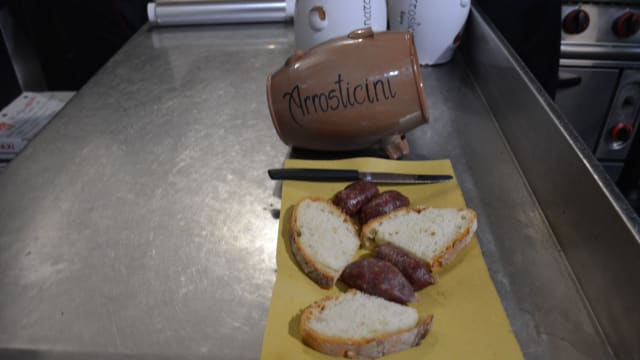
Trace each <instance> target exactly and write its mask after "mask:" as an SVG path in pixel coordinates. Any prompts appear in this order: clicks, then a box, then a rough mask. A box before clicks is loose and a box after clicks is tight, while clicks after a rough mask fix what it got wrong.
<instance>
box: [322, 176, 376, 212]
mask: <svg viewBox="0 0 640 360" xmlns="http://www.w3.org/2000/svg"><path fill="white" fill-rule="evenodd" d="M377 195H378V187H377V186H376V185H375V184H374V183H370V182H368V181H357V182H354V183H352V184H350V185H349V186H347V187H345V188H344V189H343V190H341V191H340V192H339V193H337V194H336V195H335V196H334V197H333V204H334V205H336V206H337V207H339V208H340V209H342V211H344V213H345V214H347V215H349V216H353V215H355V214H357V213H358V211H360V208H362V206H363V205H364V204H366V203H368V202H369V201H370V200H371V199H373V198H374V197H375V196H377Z"/></svg>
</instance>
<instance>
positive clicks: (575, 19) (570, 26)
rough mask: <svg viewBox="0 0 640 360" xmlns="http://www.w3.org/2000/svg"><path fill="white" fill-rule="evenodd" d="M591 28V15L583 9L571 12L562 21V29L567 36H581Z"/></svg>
mask: <svg viewBox="0 0 640 360" xmlns="http://www.w3.org/2000/svg"><path fill="white" fill-rule="evenodd" d="M588 27H589V14H588V13H587V12H586V11H584V10H582V9H575V10H571V11H570V12H569V13H568V14H567V15H565V16H564V19H563V20H562V29H563V30H564V32H566V33H567V34H580V33H581V32H583V31H585V30H587V28H588Z"/></svg>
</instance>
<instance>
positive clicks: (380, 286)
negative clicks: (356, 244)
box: [340, 257, 415, 304]
mask: <svg viewBox="0 0 640 360" xmlns="http://www.w3.org/2000/svg"><path fill="white" fill-rule="evenodd" d="M340 279H341V280H342V282H344V283H345V284H346V285H347V286H349V287H351V288H354V289H358V290H360V291H363V292H365V293H367V294H371V295H375V296H379V297H382V298H385V299H387V300H389V301H393V302H397V303H400V304H407V303H409V302H412V301H414V300H415V293H414V292H413V288H412V287H411V284H410V283H409V281H408V280H407V279H405V277H404V276H402V273H401V272H400V270H398V269H396V268H395V267H394V266H393V265H391V264H390V263H388V262H386V261H383V260H380V259H376V258H372V257H369V258H362V259H359V260H356V261H354V262H352V263H351V264H349V265H347V267H346V268H345V269H344V271H343V272H342V275H341V276H340Z"/></svg>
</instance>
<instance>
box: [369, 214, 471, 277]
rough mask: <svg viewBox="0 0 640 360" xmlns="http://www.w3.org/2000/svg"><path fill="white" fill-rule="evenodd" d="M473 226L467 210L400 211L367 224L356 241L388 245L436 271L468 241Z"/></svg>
mask: <svg viewBox="0 0 640 360" xmlns="http://www.w3.org/2000/svg"><path fill="white" fill-rule="evenodd" d="M477 226H478V225H477V215H476V213H475V211H473V210H471V209H441V208H426V207H418V208H413V209H411V208H402V209H398V210H395V211H393V212H391V213H389V214H387V215H385V216H382V217H379V218H376V219H374V220H372V221H370V222H369V223H368V224H366V225H365V226H364V227H363V228H362V232H361V233H360V237H361V240H362V241H363V242H364V243H366V242H371V241H373V242H375V243H377V244H384V243H391V244H393V245H395V246H397V247H400V248H402V249H404V250H406V251H408V252H410V253H412V254H414V255H416V256H417V257H419V258H421V259H422V260H424V261H425V262H426V263H427V265H428V266H429V267H430V269H431V271H437V270H439V269H440V268H441V267H442V266H443V265H445V264H447V263H449V262H451V261H452V260H453V259H454V258H455V256H456V255H457V254H458V252H460V250H462V248H464V247H465V246H466V245H467V244H468V243H469V242H470V241H471V237H472V236H473V234H474V232H475V231H476V228H477Z"/></svg>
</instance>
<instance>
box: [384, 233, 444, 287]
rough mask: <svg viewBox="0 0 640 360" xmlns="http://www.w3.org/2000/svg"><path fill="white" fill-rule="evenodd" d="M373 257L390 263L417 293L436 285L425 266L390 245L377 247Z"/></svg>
mask: <svg viewBox="0 0 640 360" xmlns="http://www.w3.org/2000/svg"><path fill="white" fill-rule="evenodd" d="M373 256H374V257H376V258H378V259H380V260H384V261H387V262H389V263H391V264H392V265H393V266H395V267H396V268H397V269H398V270H400V272H401V273H402V275H404V277H405V278H406V279H407V280H409V282H410V283H411V286H413V290H415V291H418V290H422V289H424V288H426V287H427V286H429V285H433V284H435V283H436V280H435V279H434V277H433V275H431V272H430V271H429V268H428V267H427V265H426V264H425V263H424V262H423V261H422V260H420V258H418V257H416V256H415V255H413V254H411V253H409V252H407V251H405V250H403V249H401V248H399V247H397V246H393V245H391V244H383V245H380V246H378V247H377V248H376V249H375V251H374V252H373Z"/></svg>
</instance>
